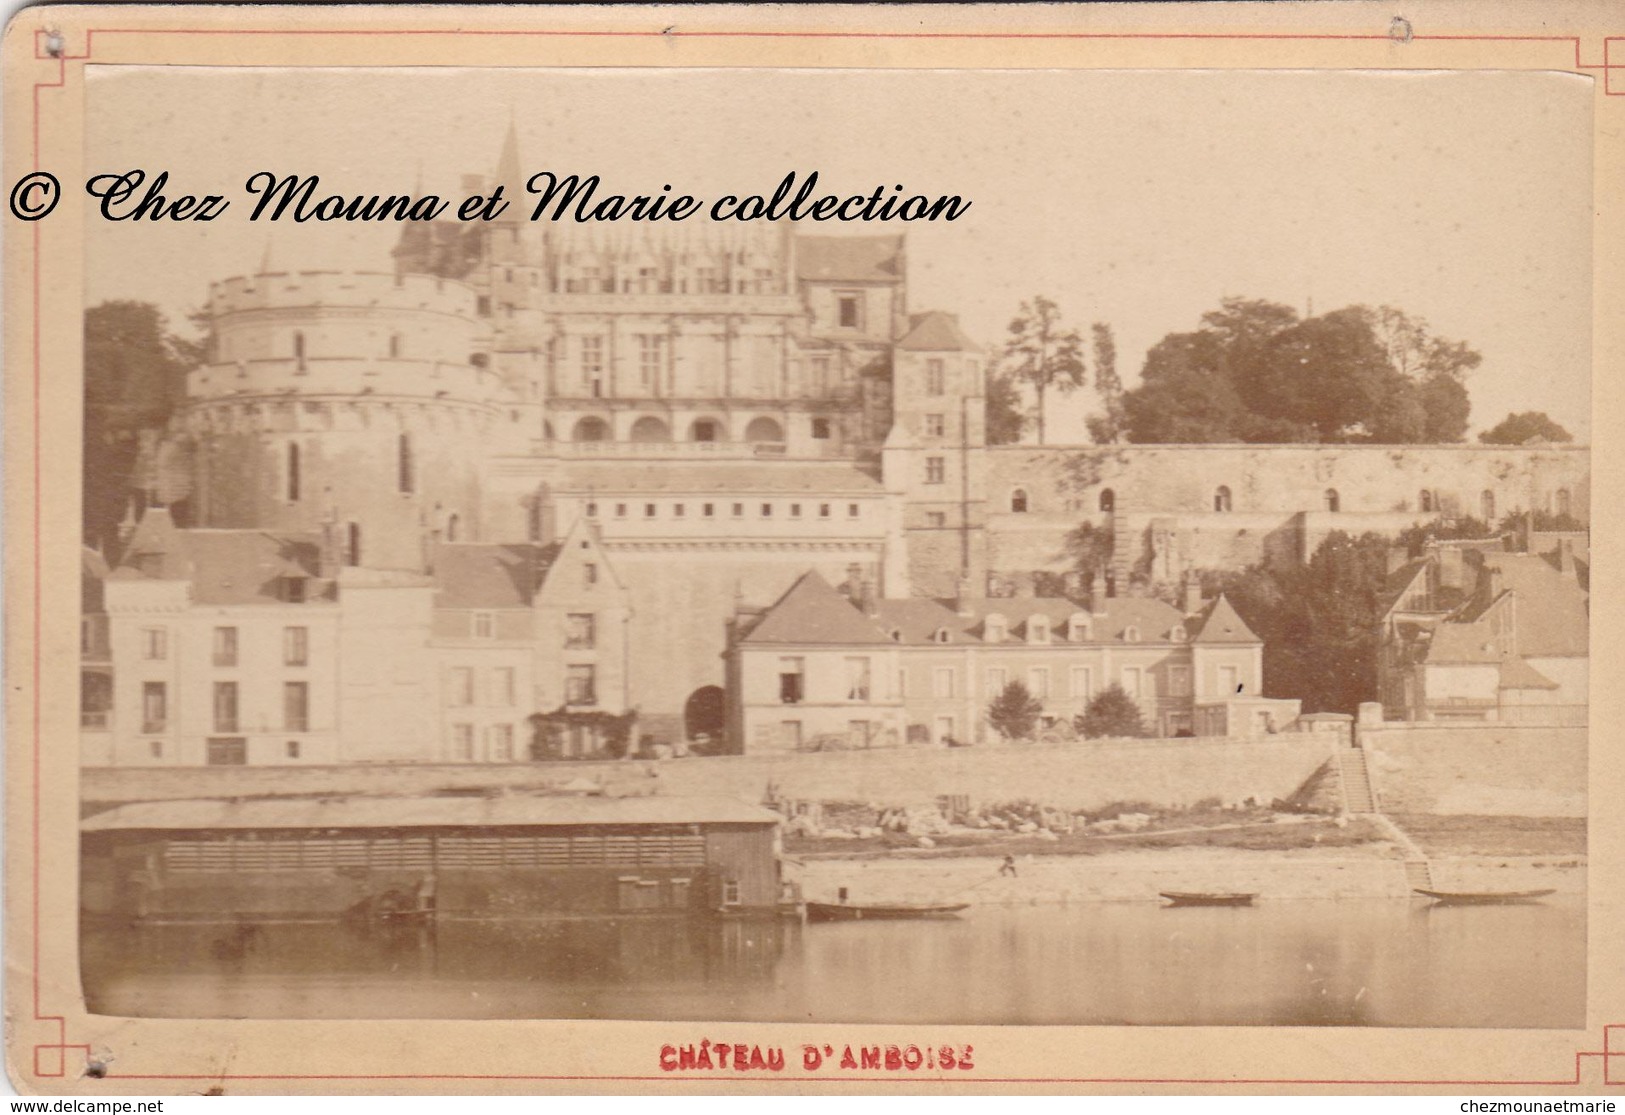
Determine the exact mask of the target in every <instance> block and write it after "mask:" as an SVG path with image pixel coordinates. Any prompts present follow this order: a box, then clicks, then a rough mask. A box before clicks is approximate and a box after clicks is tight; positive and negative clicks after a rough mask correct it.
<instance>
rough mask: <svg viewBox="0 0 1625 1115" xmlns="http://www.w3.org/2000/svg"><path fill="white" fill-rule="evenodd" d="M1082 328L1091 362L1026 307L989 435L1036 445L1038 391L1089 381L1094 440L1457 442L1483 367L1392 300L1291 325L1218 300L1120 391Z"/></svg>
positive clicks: (1108, 346)
mask: <svg viewBox="0 0 1625 1115" xmlns="http://www.w3.org/2000/svg"><path fill="white" fill-rule="evenodd" d="M1090 334H1091V344H1090V346H1089V347H1090V349H1091V350H1092V351H1091V353H1090V355H1092V358H1093V359H1092V360H1090V359H1089V358H1088V357H1087V356H1086V354H1085V351H1084V349H1085V344H1084V338H1083V334H1082V332H1081V331H1079V330H1078V329H1075V328H1069V327H1067V326H1066V325H1065V323H1064V322H1063V321H1062V319H1061V314H1060V311H1059V309H1058V308H1057V307H1056V304H1055V303H1054V302H1053V301H1051V300H1049V299H1046V298H1042V297H1040V298H1035V299H1033V300H1032V301H1030V302H1025V303H1023V304H1022V306H1021V309H1020V311H1019V313H1018V314H1017V316H1016V318H1015V319H1014V320H1013V321H1012V322H1011V324H1010V330H1009V337H1008V338H1007V340H1006V343H1005V345H1004V347H1003V349H1002V351H1001V353H1000V357H999V359H998V361H997V362H996V363H995V364H994V373H993V380H992V383H991V384H990V386H989V389H988V432H989V439H990V440H991V441H993V442H994V443H995V444H998V443H1008V442H1013V441H1018V440H1020V439H1021V437H1022V435H1023V434H1024V433H1025V432H1026V431H1027V430H1028V429H1029V428H1031V429H1033V430H1034V431H1035V432H1036V434H1037V440H1038V441H1039V442H1040V443H1043V441H1044V440H1045V438H1044V433H1045V430H1044V424H1043V405H1044V401H1045V399H1046V397H1047V396H1048V395H1049V394H1050V393H1051V392H1061V393H1069V392H1071V391H1074V390H1076V389H1078V388H1079V387H1082V386H1084V385H1085V384H1089V383H1092V385H1093V386H1094V388H1095V390H1096V392H1097V394H1098V396H1099V399H1100V409H1099V413H1097V414H1095V415H1093V416H1092V417H1091V420H1090V421H1089V432H1090V435H1091V437H1092V438H1093V439H1094V440H1095V441H1096V442H1099V443H1103V444H1112V443H1122V442H1141V443H1162V444H1168V443H1199V442H1255V443H1283V442H1285V443H1304V442H1309V443H1316V442H1324V443H1335V442H1376V443H1380V444H1417V443H1440V442H1459V441H1461V440H1462V439H1463V437H1464V436H1465V435H1466V433H1467V425H1468V417H1469V415H1470V413H1471V404H1470V401H1469V399H1468V396H1467V388H1466V386H1465V383H1464V380H1465V377H1466V375H1467V373H1468V372H1470V371H1471V370H1472V369H1473V368H1476V367H1477V366H1478V365H1479V364H1480V362H1481V360H1482V358H1481V356H1480V355H1479V353H1477V352H1476V351H1474V350H1473V349H1472V348H1471V347H1469V346H1468V345H1467V343H1466V342H1463V341H1453V340H1448V339H1445V338H1443V337H1439V336H1436V335H1435V334H1433V333H1432V332H1431V330H1430V329H1429V328H1428V326H1427V323H1426V322H1424V321H1422V320H1421V319H1419V318H1413V317H1411V316H1409V315H1407V314H1406V313H1405V312H1404V311H1402V310H1398V309H1395V308H1393V307H1391V306H1382V307H1379V308H1376V309H1372V308H1371V307H1369V306H1349V307H1346V308H1344V309H1340V310H1334V311H1332V312H1330V313H1326V314H1320V315H1318V316H1312V317H1300V316H1299V314H1298V312H1297V311H1296V310H1294V309H1293V308H1292V307H1290V306H1285V305H1282V304H1280V303H1276V302H1268V301H1262V300H1256V299H1246V298H1227V299H1224V300H1223V302H1222V303H1221V304H1220V306H1219V308H1218V309H1217V310H1214V311H1212V312H1210V313H1207V314H1204V315H1203V317H1202V321H1201V324H1200V326H1199V327H1198V328H1197V329H1195V330H1193V331H1191V332H1185V333H1170V334H1168V335H1167V336H1166V337H1164V338H1163V339H1162V340H1160V341H1158V342H1157V343H1156V344H1155V345H1154V346H1152V348H1151V350H1150V351H1149V352H1147V353H1146V358H1145V363H1144V365H1143V367H1142V368H1141V371H1140V384H1139V386H1137V387H1135V388H1134V389H1132V390H1126V391H1125V390H1124V389H1123V386H1122V383H1121V380H1120V378H1119V376H1118V373H1117V368H1116V345H1115V342H1114V340H1113V338H1112V333H1111V328H1110V326H1109V325H1107V324H1106V323H1103V322H1097V323H1095V324H1094V325H1093V326H1092V327H1091V329H1090ZM1024 392H1025V393H1026V394H1030V395H1031V397H1032V398H1033V400H1034V403H1035V405H1034V407H1033V408H1032V409H1031V410H1030V411H1029V410H1026V409H1024V408H1023V406H1022V403H1023V401H1024Z"/></svg>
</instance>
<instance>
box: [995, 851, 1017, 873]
mask: <svg viewBox="0 0 1625 1115" xmlns="http://www.w3.org/2000/svg"><path fill="white" fill-rule="evenodd" d="M999 874H1000V875H1009V876H1011V877H1012V878H1014V877H1015V874H1016V857H1015V856H1005V857H1004V862H1003V863H1001V864H1000V865H999Z"/></svg>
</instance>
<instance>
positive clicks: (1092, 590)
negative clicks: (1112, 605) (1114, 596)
mask: <svg viewBox="0 0 1625 1115" xmlns="http://www.w3.org/2000/svg"><path fill="white" fill-rule="evenodd" d="M1089 614H1090V615H1092V616H1103V615H1105V614H1106V588H1105V586H1104V585H1103V584H1101V582H1100V577H1099V576H1098V575H1097V574H1094V573H1091V574H1090V575H1089Z"/></svg>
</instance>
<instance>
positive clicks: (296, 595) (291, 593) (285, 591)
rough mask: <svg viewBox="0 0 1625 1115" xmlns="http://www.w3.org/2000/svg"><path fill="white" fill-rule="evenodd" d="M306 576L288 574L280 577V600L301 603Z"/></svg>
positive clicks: (303, 600)
mask: <svg viewBox="0 0 1625 1115" xmlns="http://www.w3.org/2000/svg"><path fill="white" fill-rule="evenodd" d="M309 579H310V578H308V577H296V576H288V577H283V578H282V602H283V603H284V604H303V603H304V602H305V595H306V591H307V586H306V582H307V581H308V580H309Z"/></svg>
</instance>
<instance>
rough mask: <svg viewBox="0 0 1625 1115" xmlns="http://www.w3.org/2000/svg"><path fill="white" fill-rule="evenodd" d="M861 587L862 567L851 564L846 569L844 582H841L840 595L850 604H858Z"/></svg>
mask: <svg viewBox="0 0 1625 1115" xmlns="http://www.w3.org/2000/svg"><path fill="white" fill-rule="evenodd" d="M862 586H863V566H861V565H859V564H858V563H857V562H855V561H854V562H853V563H852V564H851V565H848V566H847V567H846V580H845V581H843V582H841V595H842V596H844V597H846V598H847V599H848V600H850V601H852V603H854V604H856V603H857V602H858V597H859V596H860V595H861V589H862Z"/></svg>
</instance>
